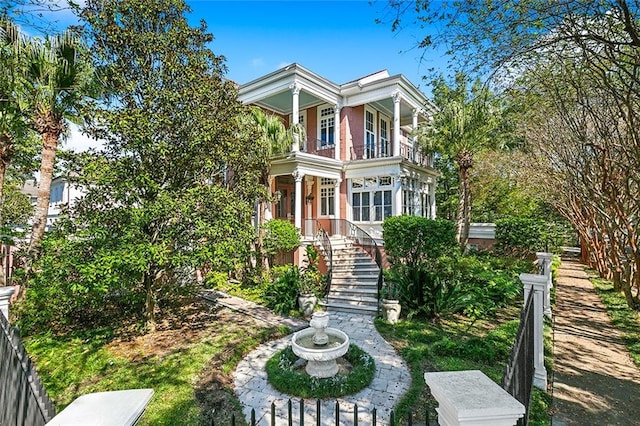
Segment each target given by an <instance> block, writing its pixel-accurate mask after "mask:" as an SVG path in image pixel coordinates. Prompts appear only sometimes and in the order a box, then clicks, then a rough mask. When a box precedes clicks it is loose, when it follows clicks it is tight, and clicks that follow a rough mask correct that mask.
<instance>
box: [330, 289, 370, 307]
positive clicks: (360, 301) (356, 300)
mask: <svg viewBox="0 0 640 426" xmlns="http://www.w3.org/2000/svg"><path fill="white" fill-rule="evenodd" d="M327 299H328V300H329V301H340V302H346V303H350V304H353V305H377V304H378V298H377V297H375V296H362V295H357V296H349V295H335V294H334V293H333V292H331V293H330V294H329V297H327Z"/></svg>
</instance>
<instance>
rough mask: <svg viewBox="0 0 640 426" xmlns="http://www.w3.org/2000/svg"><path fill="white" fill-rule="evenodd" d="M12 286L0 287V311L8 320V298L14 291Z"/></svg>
mask: <svg viewBox="0 0 640 426" xmlns="http://www.w3.org/2000/svg"><path fill="white" fill-rule="evenodd" d="M14 291H15V290H14V288H13V287H0V312H2V314H3V315H4V317H5V318H6V319H7V321H9V299H11V296H12V295H13V292H14Z"/></svg>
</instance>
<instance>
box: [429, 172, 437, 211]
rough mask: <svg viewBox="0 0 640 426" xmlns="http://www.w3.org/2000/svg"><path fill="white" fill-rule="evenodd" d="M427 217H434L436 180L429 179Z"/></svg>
mask: <svg viewBox="0 0 640 426" xmlns="http://www.w3.org/2000/svg"><path fill="white" fill-rule="evenodd" d="M429 208H430V211H429V218H430V219H435V218H436V180H435V179H431V182H430V183H429Z"/></svg>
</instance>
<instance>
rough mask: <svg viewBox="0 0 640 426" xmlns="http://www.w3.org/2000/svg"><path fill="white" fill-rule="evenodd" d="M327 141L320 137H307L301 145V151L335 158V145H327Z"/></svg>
mask: <svg viewBox="0 0 640 426" xmlns="http://www.w3.org/2000/svg"><path fill="white" fill-rule="evenodd" d="M326 143H327V142H326V141H321V140H320V139H307V140H306V141H305V142H304V143H303V144H301V146H300V151H302V152H306V153H308V154H314V155H319V156H320V157H325V158H335V152H336V150H335V145H327V144H326Z"/></svg>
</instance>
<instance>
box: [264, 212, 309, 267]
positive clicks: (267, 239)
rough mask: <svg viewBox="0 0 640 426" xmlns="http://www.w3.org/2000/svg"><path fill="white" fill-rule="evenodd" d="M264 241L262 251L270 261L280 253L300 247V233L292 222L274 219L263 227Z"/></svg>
mask: <svg viewBox="0 0 640 426" xmlns="http://www.w3.org/2000/svg"><path fill="white" fill-rule="evenodd" d="M262 228H263V229H264V239H263V242H262V249H263V250H264V252H265V254H266V255H267V256H269V261H270V262H273V258H274V256H275V255H276V254H278V253H284V252H289V251H291V250H295V249H296V248H298V247H299V246H300V232H299V231H298V228H296V227H295V226H294V225H293V224H292V223H291V222H289V221H288V220H283V219H272V220H270V221H268V222H265V223H264V224H263V225H262Z"/></svg>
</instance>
